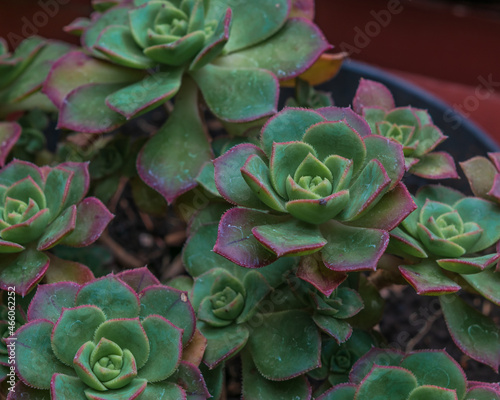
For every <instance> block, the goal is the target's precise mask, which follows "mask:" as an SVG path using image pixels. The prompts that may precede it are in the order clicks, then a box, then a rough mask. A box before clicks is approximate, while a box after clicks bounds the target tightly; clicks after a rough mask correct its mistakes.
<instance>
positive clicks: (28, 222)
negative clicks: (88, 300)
mask: <svg viewBox="0 0 500 400" xmlns="http://www.w3.org/2000/svg"><path fill="white" fill-rule="evenodd" d="M88 188H89V173H88V165H87V164H86V163H73V162H67V163H63V164H59V165H57V166H55V167H48V166H45V167H41V168H40V167H37V166H36V165H34V164H31V163H29V162H25V161H20V160H14V161H12V162H10V163H9V164H8V165H6V166H5V167H4V168H2V169H1V170H0V254H2V257H1V259H0V288H2V289H6V290H8V287H9V286H14V287H15V291H16V293H19V294H22V295H25V294H26V293H27V292H29V291H30V290H31V289H32V288H33V286H34V285H35V284H36V283H37V282H39V281H40V280H41V279H42V278H43V276H44V274H45V273H46V272H47V269H48V268H49V265H51V266H52V268H53V269H57V268H58V267H59V268H64V262H63V261H62V260H60V259H57V257H55V256H53V255H50V254H48V252H47V250H49V249H51V248H52V247H54V246H56V245H58V244H64V245H68V246H76V247H82V246H87V245H89V244H91V243H93V242H94V241H95V240H97V238H98V237H99V236H100V235H101V233H102V231H103V230H104V229H105V228H106V225H107V224H108V222H109V221H110V220H111V218H112V217H113V215H112V214H111V213H110V212H109V211H108V210H107V208H106V207H105V206H104V204H102V202H101V201H100V200H98V199H96V198H95V197H87V198H85V195H86V193H87V191H88ZM72 265H73V266H74V267H75V268H77V266H76V265H77V264H76V263H73V264H72ZM79 269H80V271H79V272H78V273H79V274H83V275H86V276H87V275H89V276H90V275H92V274H91V272H90V271H89V270H88V269H86V267H83V266H80V268H79Z"/></svg>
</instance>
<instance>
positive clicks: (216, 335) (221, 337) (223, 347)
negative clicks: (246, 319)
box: [198, 321, 250, 369]
mask: <svg viewBox="0 0 500 400" xmlns="http://www.w3.org/2000/svg"><path fill="white" fill-rule="evenodd" d="M198 328H199V329H200V331H201V333H202V334H203V336H205V337H206V338H207V348H206V350H205V354H204V356H203V362H204V363H205V364H206V365H207V366H208V367H209V368H210V369H213V368H215V367H216V366H217V365H218V364H220V363H221V362H222V361H224V360H226V359H229V358H230V357H231V356H233V355H235V354H237V353H238V352H239V351H240V350H241V349H242V348H243V347H244V346H245V345H246V344H247V340H248V337H249V336H250V332H249V330H248V329H247V328H246V327H245V326H244V325H236V324H231V325H228V326H225V327H223V328H213V327H211V326H210V325H208V324H207V323H205V322H203V321H201V322H198Z"/></svg>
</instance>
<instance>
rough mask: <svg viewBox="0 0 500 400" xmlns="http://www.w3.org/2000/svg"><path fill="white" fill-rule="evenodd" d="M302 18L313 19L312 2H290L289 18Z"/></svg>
mask: <svg viewBox="0 0 500 400" xmlns="http://www.w3.org/2000/svg"><path fill="white" fill-rule="evenodd" d="M295 17H302V18H306V19H308V20H311V21H312V20H313V19H314V0H292V8H291V10H290V15H289V18H295Z"/></svg>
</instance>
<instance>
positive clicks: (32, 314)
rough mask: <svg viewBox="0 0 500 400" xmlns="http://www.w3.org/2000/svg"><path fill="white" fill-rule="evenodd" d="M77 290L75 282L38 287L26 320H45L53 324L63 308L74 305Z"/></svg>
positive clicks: (78, 286)
mask: <svg viewBox="0 0 500 400" xmlns="http://www.w3.org/2000/svg"><path fill="white" fill-rule="evenodd" d="M79 288H80V285H79V284H77V283H75V282H57V283H51V284H45V285H38V288H37V290H36V293H35V296H34V297H33V300H32V301H31V302H30V305H29V308H28V320H29V321H33V320H35V319H47V320H49V321H51V322H53V323H54V324H55V323H56V322H57V320H58V319H59V316H60V315H61V312H62V309H63V307H64V308H69V307H73V306H74V305H75V298H76V293H77V292H78V289H79Z"/></svg>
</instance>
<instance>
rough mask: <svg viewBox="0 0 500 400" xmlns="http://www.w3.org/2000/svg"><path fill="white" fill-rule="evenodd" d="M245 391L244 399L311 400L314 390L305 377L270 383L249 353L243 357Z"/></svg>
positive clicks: (245, 353)
mask: <svg viewBox="0 0 500 400" xmlns="http://www.w3.org/2000/svg"><path fill="white" fill-rule="evenodd" d="M242 362H243V374H242V375H243V390H242V392H243V393H242V398H244V399H247V400H252V399H273V400H284V399H293V398H296V399H300V400H310V399H311V394H312V388H311V385H310V384H309V382H308V381H307V379H306V377H305V375H302V376H298V377H297V378H293V379H289V380H286V381H270V380H268V379H266V378H264V377H263V376H262V375H261V374H260V373H259V371H258V369H257V368H256V367H255V364H254V362H253V361H252V357H251V356H250V354H248V352H244V353H243V355H242Z"/></svg>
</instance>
